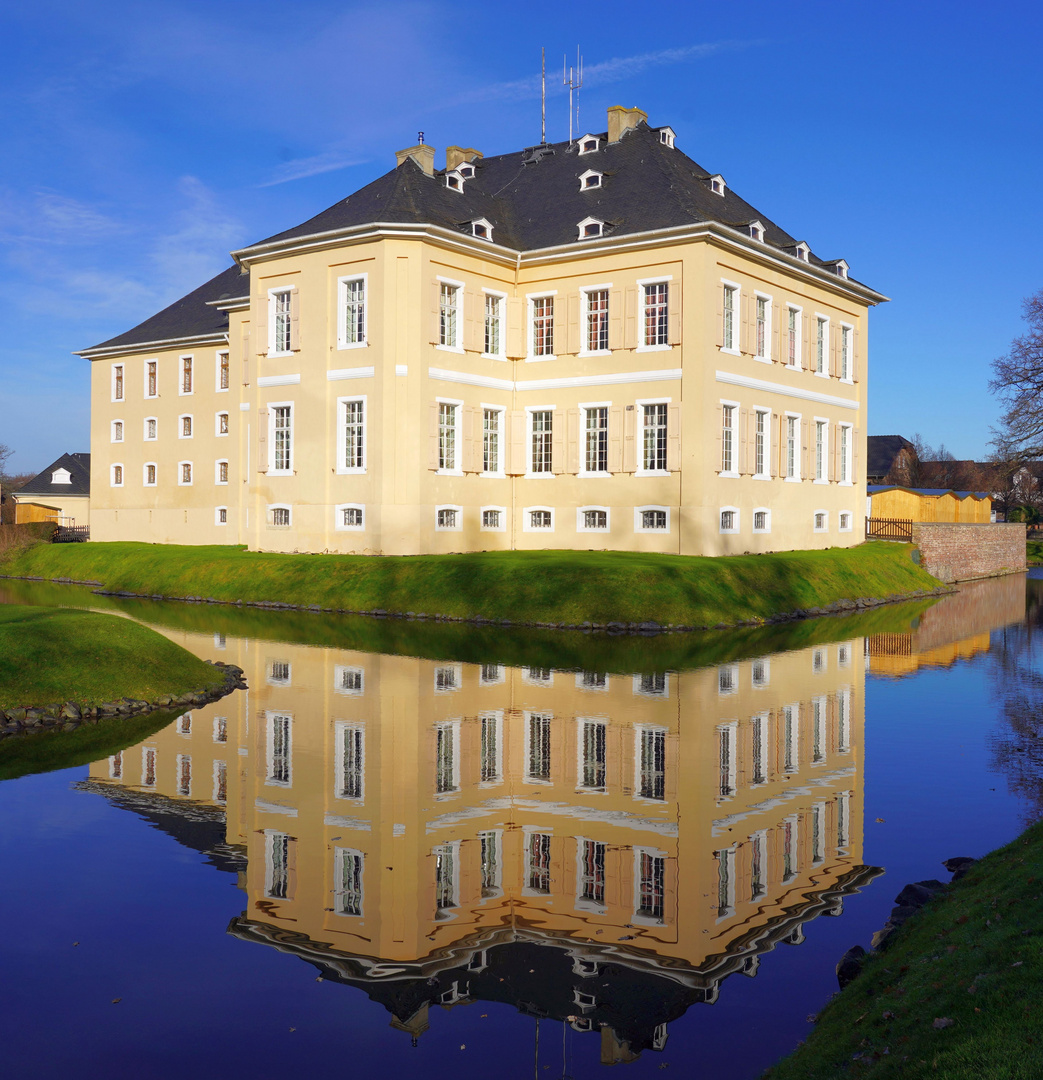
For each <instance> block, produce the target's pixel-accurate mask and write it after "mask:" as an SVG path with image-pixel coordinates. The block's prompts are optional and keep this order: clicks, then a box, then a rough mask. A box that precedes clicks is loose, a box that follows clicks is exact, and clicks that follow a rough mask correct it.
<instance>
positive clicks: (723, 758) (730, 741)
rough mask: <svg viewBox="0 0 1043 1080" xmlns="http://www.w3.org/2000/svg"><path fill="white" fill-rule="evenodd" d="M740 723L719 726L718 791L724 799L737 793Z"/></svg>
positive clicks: (734, 722)
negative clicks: (737, 751) (737, 745)
mask: <svg viewBox="0 0 1043 1080" xmlns="http://www.w3.org/2000/svg"><path fill="white" fill-rule="evenodd" d="M737 733H738V723H737V722H736V721H733V722H732V723H730V724H721V725H720V726H719V727H718V728H717V748H718V763H719V770H718V772H719V782H718V792H719V794H720V797H721V798H722V799H727V798H730V797H731V796H732V795H734V794H735V744H736V738H737Z"/></svg>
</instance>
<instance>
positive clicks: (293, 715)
mask: <svg viewBox="0 0 1043 1080" xmlns="http://www.w3.org/2000/svg"><path fill="white" fill-rule="evenodd" d="M1040 587H1041V584H1040V583H1039V582H1036V581H1033V580H1030V581H1028V582H1027V583H1026V580H1025V578H1023V577H1010V578H1004V579H998V580H995V581H989V582H982V583H976V584H973V585H969V586H967V587H965V588H964V589H962V590H961V592H960V593H959V594H957V595H955V596H953V597H949V598H946V599H943V600H942V601H940V602H939V603H937V604H934V605H928V604H920V605H918V606H915V607H892V608H888V609H882V610H880V611H875V612H871V613H867V614H865V615H860V616H854V617H850V618H846V619H831V620H815V621H813V622H809V623H805V624H800V625H798V626H794V627H787V628H770V629H765V630H748V631H741V632H737V633H734V634H714V635H685V636H683V637H681V636H678V637H673V638H609V637H606V636H600V637H584V636H583V635H555V634H549V633H545V634H542V635H541V634H531V635H524V634H518V633H516V632H513V633H504V632H502V631H492V630H485V631H477V632H476V631H472V630H468V629H467V628H463V627H446V626H442V625H430V626H416V625H409V624H403V623H400V622H393V621H391V620H382V621H375V620H358V619H356V620H348V619H345V620H339V621H338V620H329V619H328V618H326V617H320V616H311V615H307V616H305V615H294V614H290V613H278V614H274V613H268V612H263V613H262V612H237V611H231V610H227V609H214V608H210V607H202V606H195V605H174V604H171V605H151V604H144V603H142V602H128V601H122V602H121V601H116V600H113V599H105V600H103V599H101V598H97V597H94V596H91V595H90V594H89V593H79V592H78V591H75V590H69V589H64V590H62V589H57V588H55V587H39V586H32V587H30V586H24V585H20V584H18V583H3V584H2V585H0V598H2V599H5V600H8V601H16V602H26V601H29V602H37V603H78V604H90V605H92V606H98V607H103V608H107V609H109V610H122V611H125V612H126V613H128V614H130V615H132V616H133V617H136V618H140V619H142V620H143V621H146V622H148V623H149V624H150V625H153V626H154V627H155V628H156V629H158V630H160V631H161V632H163V633H165V634H167V635H168V636H169V637H171V638H173V639H174V640H176V641H178V642H180V643H182V644H184V645H185V646H186V647H188V648H190V649H191V650H192V651H194V652H196V653H197V654H198V655H200V656H204V657H209V658H214V659H224V660H228V661H231V662H234V663H237V664H239V665H240V666H242V667H243V668H244V669H245V670H246V673H247V679H248V682H249V684H250V690H249V692H242V693H238V694H236V695H234V696H232V697H230V698H226V699H224V700H223V701H222V702H218V703H215V704H213V705H211V706H208V707H206V708H205V709H201V710H194V711H193V712H192V713H191V714H188V715H186V716H183V717H181V718H179V719H178V720H176V721H175V722H174V723H173V724H171V725H170V726H169V727H167V728H165V729H163V730H161V731H159V732H156V733H155V734H154V735H152V736H150V737H149V738H147V739H145V740H144V742H143V743H141V744H139V745H136V746H132V747H127V748H125V749H124V750H123V751H122V752H121V753H119V754H114V755H113V757H112V758H108V759H104V760H102V761H99V762H97V763H95V764H94V765H92V766H90V767H89V768H76V769H69V770H62V771H58V772H54V773H48V774H44V775H36V776H24V777H22V778H20V779H17V780H9V781H5V782H2V783H0V820H2V821H3V823H4V828H3V830H2V832H0V850H2V851H3V857H4V865H5V870H6V872H5V875H4V881H5V898H6V901H7V910H8V913H9V926H10V927H11V932H10V933H9V934H8V935H6V936H5V940H4V942H3V944H2V945H0V958H2V959H0V972H2V974H3V979H4V985H5V986H6V988H7V990H8V993H7V994H6V995H5V1013H6V1021H7V1023H6V1025H5V1026H6V1027H7V1028H8V1031H9V1033H10V1034H9V1037H8V1039H7V1046H6V1050H5V1061H6V1062H8V1063H9V1068H10V1069H11V1072H12V1074H13V1075H26V1076H30V1075H31V1076H41V1077H43V1076H58V1075H65V1074H67V1073H68V1072H70V1071H72V1070H75V1071H76V1072H77V1073H79V1074H80V1075H86V1076H95V1075H98V1076H101V1075H107V1076H134V1077H173V1076H184V1075H191V1076H198V1077H208V1076H215V1077H216V1076H222V1077H230V1076H231V1077H238V1076H243V1077H254V1076H256V1077H269V1076H277V1075H280V1074H282V1073H283V1072H286V1071H288V1070H292V1069H300V1068H302V1067H305V1068H316V1069H338V1070H343V1069H350V1070H351V1072H352V1073H353V1074H354V1075H363V1076H375V1075H378V1074H379V1075H383V1074H388V1073H390V1074H391V1075H415V1076H420V1077H428V1076H432V1077H433V1076H454V1077H470V1076H474V1077H479V1076H488V1075H493V1074H496V1075H501V1076H519V1077H522V1076H530V1075H533V1076H562V1075H565V1076H574V1077H580V1076H595V1075H601V1073H602V1071H603V1069H604V1068H605V1064H603V1063H607V1062H611V1061H614V1062H619V1063H621V1064H620V1066H619V1067H620V1068H622V1069H623V1070H624V1074H625V1075H629V1076H645V1075H650V1074H651V1072H652V1071H653V1070H658V1069H659V1068H660V1066H662V1065H664V1064H667V1063H669V1065H670V1066H671V1067H672V1068H674V1069H682V1070H685V1071H686V1072H685V1074H686V1075H702V1074H705V1075H708V1076H709V1075H713V1076H715V1077H735V1078H746V1077H754V1076H757V1075H758V1074H759V1072H760V1071H761V1070H762V1069H763V1068H764V1067H766V1066H767V1065H769V1064H770V1063H771V1062H772V1061H773V1060H775V1059H776V1058H777V1057H778V1056H780V1055H781V1054H783V1053H785V1052H786V1051H788V1050H789V1049H790V1048H792V1046H793V1045H794V1044H795V1043H796V1042H797V1041H798V1040H799V1039H800V1038H802V1037H804V1035H805V1034H806V1032H807V1030H808V1024H807V1019H806V1018H807V1015H808V1014H809V1013H814V1012H815V1011H816V1010H817V1009H818V1008H820V1007H821V1005H822V1004H823V1003H824V1001H825V1000H827V999H828V997H829V995H830V994H831V993H832V992H833V991H834V989H835V986H836V980H835V975H834V973H833V967H834V964H835V962H836V960H837V958H838V957H839V956H840V955H841V954H842V953H843V952H844V951H845V950H846V949H847V948H848V947H849V946H850V945H852V944H855V943H856V942H860V943H862V944H868V939H869V937H870V936H871V935H872V932H873V931H874V930H875V929H877V928H878V927H879V926H880V925H882V923H883V922H884V920H885V919H886V917H887V914H888V912H889V910H890V907H891V903H892V898H893V896H894V895H895V894H896V893H897V892H898V891H899V889H900V888H901V887H902V886H903V885H904V884H905V883H906V882H907V881H911V880H916V879H920V878H924V877H934V876H943V877H944V873H943V871H942V868H941V866H940V861H941V860H942V859H944V858H948V857H950V856H953V855H980V854H983V853H984V852H985V851H987V850H990V849H991V848H993V847H995V846H996V845H998V844H1000V843H1002V842H1004V841H1005V840H1007V839H1009V838H1010V837H1011V836H1013V835H1015V834H1016V832H1017V831H1018V830H1019V829H1020V828H1021V827H1022V825H1023V823H1024V822H1025V821H1027V820H1029V819H1031V818H1032V817H1034V816H1035V815H1036V813H1037V809H1036V808H1037V805H1038V802H1039V791H1040V785H1039V779H1038V777H1039V762H1038V760H1037V753H1038V751H1037V745H1036V744H1037V741H1038V734H1039V733H1038V732H1037V731H1036V727H1035V720H1034V717H1033V711H1034V710H1033V705H1032V703H1033V701H1034V700H1036V691H1037V690H1038V689H1039V678H1040V676H1039V672H1040V670H1041V668H1040V663H1039V656H1038V645H1037V642H1036V639H1035V638H1034V636H1033V631H1034V628H1035V625H1036V623H1037V621H1038V616H1037V611H1038V590H1039V589H1040ZM1026 599H1027V601H1028V602H1027V603H1026ZM4 753H5V754H11V753H12V751H11V750H10V749H9V748H8V747H5V748H4ZM115 999H119V1001H118V1002H115ZM114 1002H115V1003H114ZM624 1062H625V1063H626V1064H622V1063H624Z"/></svg>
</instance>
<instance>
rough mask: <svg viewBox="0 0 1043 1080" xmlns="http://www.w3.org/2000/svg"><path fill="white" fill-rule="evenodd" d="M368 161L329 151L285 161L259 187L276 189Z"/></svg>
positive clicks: (336, 151) (337, 151) (341, 152)
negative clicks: (279, 186) (281, 185)
mask: <svg viewBox="0 0 1043 1080" xmlns="http://www.w3.org/2000/svg"><path fill="white" fill-rule="evenodd" d="M366 161H367V159H366V158H358V157H350V156H348V155H346V154H345V153H344V152H343V151H340V150H327V151H324V152H323V153H321V154H315V155H313V156H312V157H303V158H295V159H294V160H293V161H284V162H283V163H282V164H281V165H279V166H277V167H276V168H275V169H273V170H272V174H271V177H270V178H269V179H268V180H265V181H263V182H262V183H260V184H258V185H257V186H258V187H274V186H275V185H276V184H288V183H289V182H290V181H291V180H303V179H304V178H305V177H307V176H318V175H319V174H320V173H328V172H336V170H337V169H347V168H349V167H350V166H352V165H365V164H366Z"/></svg>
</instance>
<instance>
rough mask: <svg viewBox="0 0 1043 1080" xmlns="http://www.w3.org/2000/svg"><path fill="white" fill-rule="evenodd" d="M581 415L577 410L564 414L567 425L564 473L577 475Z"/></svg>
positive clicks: (578, 468)
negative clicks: (566, 456) (566, 451)
mask: <svg viewBox="0 0 1043 1080" xmlns="http://www.w3.org/2000/svg"><path fill="white" fill-rule="evenodd" d="M582 421H583V413H582V412H581V411H580V410H579V409H569V411H568V413H567V414H566V422H567V425H568V458H567V460H566V463H565V471H566V472H570V473H578V472H579V470H580V438H581V433H582V430H583V428H582Z"/></svg>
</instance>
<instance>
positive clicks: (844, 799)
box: [837, 791, 851, 855]
mask: <svg viewBox="0 0 1043 1080" xmlns="http://www.w3.org/2000/svg"><path fill="white" fill-rule="evenodd" d="M850 800H851V792H850V791H842V792H841V793H840V794H839V795H838V796H837V854H838V855H846V854H847V844H848V838H847V829H848V820H849V815H850V810H849V804H850Z"/></svg>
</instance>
